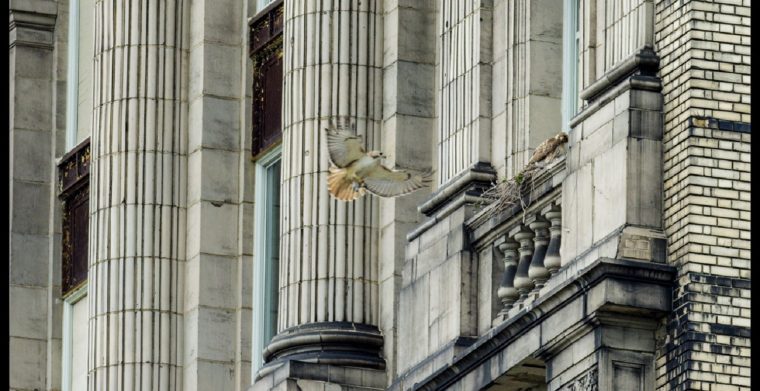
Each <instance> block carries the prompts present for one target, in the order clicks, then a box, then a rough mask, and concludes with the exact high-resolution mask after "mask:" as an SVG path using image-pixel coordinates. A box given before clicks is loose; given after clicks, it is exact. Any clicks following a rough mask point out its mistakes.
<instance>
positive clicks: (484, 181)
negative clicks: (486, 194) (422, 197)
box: [417, 162, 496, 216]
mask: <svg viewBox="0 0 760 391" xmlns="http://www.w3.org/2000/svg"><path fill="white" fill-rule="evenodd" d="M494 180H496V171H495V170H494V169H493V167H491V164H490V163H485V162H478V163H475V164H473V165H472V166H470V167H469V168H468V169H466V170H465V171H464V172H462V173H461V174H459V175H457V176H456V177H454V178H452V179H451V180H449V181H448V182H447V183H445V184H443V186H442V187H441V188H440V189H438V191H436V192H435V193H433V194H431V195H430V198H429V199H428V200H427V201H425V202H424V203H423V204H422V205H420V206H419V207H417V210H418V211H419V212H420V213H423V214H425V215H427V216H430V215H432V214H433V213H435V212H436V211H437V210H439V209H441V208H442V207H443V206H444V205H445V204H446V203H447V202H448V201H449V200H451V199H452V198H453V197H454V196H456V195H458V194H459V193H462V192H466V191H467V190H468V189H470V188H480V187H484V186H485V188H487V187H490V185H491V182H493V181H494ZM485 188H484V189H483V190H485Z"/></svg>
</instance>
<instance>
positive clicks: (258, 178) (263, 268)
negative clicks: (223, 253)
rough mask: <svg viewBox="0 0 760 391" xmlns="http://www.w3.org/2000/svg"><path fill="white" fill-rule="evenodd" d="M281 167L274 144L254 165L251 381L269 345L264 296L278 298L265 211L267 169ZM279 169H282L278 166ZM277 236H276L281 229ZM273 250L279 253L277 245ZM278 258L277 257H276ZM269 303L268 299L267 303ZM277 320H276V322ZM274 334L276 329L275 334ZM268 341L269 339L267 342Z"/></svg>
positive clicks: (280, 146)
mask: <svg viewBox="0 0 760 391" xmlns="http://www.w3.org/2000/svg"><path fill="white" fill-rule="evenodd" d="M277 163H280V164H282V145H277V146H275V147H274V148H272V149H271V150H270V151H269V152H267V153H265V154H264V155H263V156H262V157H261V158H259V160H258V161H257V162H256V163H255V174H254V175H255V183H254V200H255V204H254V221H253V224H254V227H253V232H254V238H253V240H254V243H253V249H254V250H253V253H254V254H253V280H252V281H253V284H252V292H253V298H252V300H253V311H252V312H253V314H252V316H253V320H252V326H253V327H252V340H251V346H252V350H253V352H252V357H251V377H252V379H251V381H255V380H256V374H257V373H258V371H259V369H260V368H261V367H262V366H263V365H264V358H263V355H262V352H263V350H264V349H265V348H266V345H268V344H269V342H270V341H269V340H266V339H267V337H266V333H265V332H266V329H267V323H268V322H270V321H271V317H269V316H270V315H271V308H270V307H268V305H267V301H268V300H267V297H268V296H267V293H268V291H270V292H271V291H272V290H273V291H274V293H275V295H277V296H279V292H278V290H279V286H272V285H271V284H272V281H268V280H267V278H266V276H267V275H269V273H272V271H271V269H270V270H267V269H268V268H269V267H271V265H269V260H270V259H271V255H272V251H273V250H274V249H272V248H271V246H270V244H271V242H270V241H269V240H268V239H269V237H268V234H270V231H271V224H272V223H273V221H269V220H268V219H267V216H268V214H267V208H268V206H269V205H270V202H269V201H270V198H269V197H268V195H269V194H270V193H271V192H270V187H269V186H268V182H269V173H268V170H269V168H271V167H272V166H274V165H275V164H277ZM280 167H282V166H280ZM281 175H282V174H280V179H279V180H278V181H277V183H276V186H281V183H282V176H281ZM280 216H281V215H280V214H278V216H277V219H278V221H277V223H278V224H279V223H280V221H279V220H280ZM276 235H277V236H278V237H279V235H280V229H279V227H278V232H277V233H276ZM276 251H277V252H278V253H279V251H280V248H279V242H278V246H277V249H276ZM278 255H279V254H278ZM274 273H275V275H278V273H279V270H275V271H274ZM269 301H270V302H271V300H269ZM276 305H277V299H275V306H276ZM275 321H276V319H275ZM276 333H277V330H276V328H275V330H274V334H276ZM270 340H271V339H270Z"/></svg>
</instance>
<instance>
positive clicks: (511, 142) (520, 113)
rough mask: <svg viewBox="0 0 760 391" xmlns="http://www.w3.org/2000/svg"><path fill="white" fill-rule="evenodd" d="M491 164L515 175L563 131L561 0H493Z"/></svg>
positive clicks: (500, 171) (503, 171)
mask: <svg viewBox="0 0 760 391" xmlns="http://www.w3.org/2000/svg"><path fill="white" fill-rule="evenodd" d="M493 9H494V11H493V29H494V31H493V34H494V37H499V39H496V38H495V39H494V41H493V42H494V45H493V94H492V96H493V110H492V111H493V140H494V142H493V143H492V146H491V153H492V160H491V162H492V164H493V166H494V168H496V170H497V172H498V173H499V175H502V176H505V177H507V178H511V177H513V176H514V175H516V174H517V173H519V172H520V170H522V168H523V167H524V166H525V164H526V163H527V162H528V160H529V159H530V157H531V155H532V154H533V150H534V149H535V148H536V147H537V146H538V145H539V144H540V143H541V142H543V141H544V140H546V139H547V138H549V137H551V136H553V135H555V134H556V133H558V132H559V131H560V127H561V118H560V97H561V93H562V61H561V60H560V59H561V58H562V4H561V3H557V2H556V1H552V0H494V1H493Z"/></svg>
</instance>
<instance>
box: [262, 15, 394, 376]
mask: <svg viewBox="0 0 760 391" xmlns="http://www.w3.org/2000/svg"><path fill="white" fill-rule="evenodd" d="M284 9H285V25H284V36H283V38H284V88H283V142H282V156H283V165H282V193H281V205H282V206H281V210H282V223H281V227H282V231H281V240H280V245H281V252H280V278H279V281H280V294H279V315H278V316H279V319H278V335H277V336H275V337H274V339H273V340H272V343H271V344H270V345H269V347H268V348H267V349H266V350H265V352H264V356H265V360H266V361H267V362H271V361H273V360H276V359H285V358H298V359H299V360H302V361H311V362H323V363H333V364H350V365H358V366H368V367H382V366H383V365H384V364H383V361H382V359H381V358H380V357H379V349H380V348H381V346H382V337H381V336H380V333H379V331H378V329H377V324H378V320H377V317H378V289H377V266H378V265H377V259H378V257H377V237H378V229H377V227H378V201H377V199H375V198H374V197H373V196H370V195H366V196H364V197H362V198H360V199H358V200H356V201H353V202H342V201H338V200H336V199H335V198H332V197H331V196H330V195H329V193H328V191H327V175H328V167H329V163H328V154H327V147H326V140H325V131H324V129H325V128H326V127H327V126H328V125H329V123H330V122H335V123H338V124H344V125H353V126H354V127H355V132H356V133H357V134H359V135H361V136H362V138H363V142H364V146H365V148H366V149H367V150H371V149H379V148H380V145H379V144H380V135H381V134H380V130H381V125H382V50H383V48H382V26H383V22H382V12H383V7H382V2H381V1H362V2H354V1H350V2H345V1H342V2H316V1H291V0H286V1H285V4H284ZM346 345H348V346H351V348H348V349H346V348H345V346H346ZM341 346H343V347H341ZM333 347H335V349H333ZM265 368H266V367H265ZM262 372H266V369H264V370H262ZM262 372H260V375H261V374H262Z"/></svg>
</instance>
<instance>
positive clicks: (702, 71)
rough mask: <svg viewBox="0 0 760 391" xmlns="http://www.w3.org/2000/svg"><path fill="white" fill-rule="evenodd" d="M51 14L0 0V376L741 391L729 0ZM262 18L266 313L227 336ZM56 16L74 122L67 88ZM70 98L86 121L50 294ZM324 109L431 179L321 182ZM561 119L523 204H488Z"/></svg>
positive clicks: (746, 258)
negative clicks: (272, 45) (276, 42)
mask: <svg viewBox="0 0 760 391" xmlns="http://www.w3.org/2000/svg"><path fill="white" fill-rule="evenodd" d="M77 4H90V3H88V2H81V3H80V2H74V3H71V4H70V3H69V2H68V1H66V0H58V1H56V0H26V1H15V0H14V1H11V3H10V22H9V27H10V34H11V37H10V38H11V40H10V46H9V52H10V82H11V84H10V87H11V88H10V142H11V143H10V145H11V151H10V152H11V153H10V177H11V178H10V195H11V197H10V204H9V210H10V213H11V216H10V225H11V227H10V245H11V246H10V247H11V248H10V267H9V268H10V280H9V289H10V310H11V324H10V335H9V337H10V348H11V362H10V375H11V379H10V388H11V389H12V390H19V391H22V390H24V391H25V390H70V389H72V386H73V387H76V386H78V385H81V384H83V383H87V384H88V386H87V389H89V390H106V389H107V390H131V389H135V388H137V387H138V385H140V386H141V387H142V388H155V389H162V390H179V389H182V390H212V389H222V390H257V391H258V390H269V389H275V390H381V389H390V390H411V389H415V390H442V389H451V390H477V389H487V390H495V391H499V390H536V391H538V390H549V391H556V390H563V391H564V390H574V391H577V390H629V389H631V390H633V389H635V390H646V391H655V390H714V389H721V390H723V389H725V390H736V391H744V390H749V389H750V386H751V381H750V370H749V369H750V358H751V354H750V349H751V346H750V334H751V333H750V324H749V318H750V311H751V308H750V299H751V297H750V296H751V295H750V290H749V287H750V282H751V275H750V274H751V273H750V254H751V247H750V228H749V220H750V202H751V191H750V186H749V183H750V178H749V177H750V161H751V159H750V148H751V112H750V107H749V104H750V92H749V87H750V84H751V82H750V70H749V66H750V57H749V48H750V37H749V26H750V22H749V13H750V4H749V1H748V0H731V1H729V0H715V1H701V0H687V1H672V0H632V1H623V0H579V1H565V2H564V4H563V7H559V6H558V5H557V4H558V3H557V2H554V1H527V0H479V1H475V0H463V1H453V0H452V1H450V0H438V1H433V0H426V1H402V0H399V1H392V0H377V1H338V2H311V1H308V2H301V1H295V0H279V1H274V2H267V1H255V0H205V1H204V0H200V1H195V0H194V1H187V0H166V1H136V0H135V1H126V0H94V1H93V2H92V4H91V7H92V8H91V9H90V8H88V10H87V11H91V12H84V13H70V10H72V9H76V8H71V7H76V6H77ZM87 7H90V5H87ZM277 7H282V9H283V12H282V14H281V16H282V29H283V33H282V39H281V42H282V50H283V56H282V64H283V65H282V81H281V83H282V84H281V85H282V96H283V99H282V104H281V119H282V139H281V142H279V145H280V148H281V149H280V150H281V152H280V155H279V156H280V159H281V171H278V172H281V173H282V176H281V179H280V180H281V182H280V183H279V188H280V189H281V191H280V192H279V194H281V196H280V198H279V200H278V202H279V203H278V205H279V208H280V211H281V214H280V216H279V227H280V232H278V233H276V234H277V235H278V237H279V241H277V243H279V244H278V248H277V249H275V253H276V254H278V256H277V257H276V258H277V259H278V262H279V274H278V275H279V279H278V281H277V282H278V284H279V285H278V286H276V287H275V291H276V293H277V297H278V302H277V303H278V304H277V315H276V316H277V321H276V325H277V327H276V330H275V333H276V335H275V336H274V338H272V339H271V340H267V341H266V345H267V346H266V347H265V348H263V349H262V351H256V352H254V351H253V349H254V348H253V346H257V344H258V343H260V342H261V341H258V340H257V338H259V337H258V335H259V334H261V333H257V332H255V331H256V330H254V327H256V326H254V325H260V324H263V322H259V321H258V318H256V321H254V318H255V317H260V316H264V315H262V311H261V310H260V309H259V308H257V306H259V305H260V303H263V300H259V298H258V297H256V298H254V295H255V294H254V291H255V292H260V291H261V289H258V288H259V287H254V286H253V284H254V282H253V281H255V279H254V278H252V277H253V276H254V273H255V272H256V270H260V269H262V267H260V265H259V264H258V263H257V262H263V261H262V259H263V256H262V255H261V254H264V253H265V249H264V248H262V246H264V245H266V244H262V243H264V241H257V240H255V239H254V238H256V237H258V236H257V235H261V234H262V233H261V232H256V231H255V230H254V226H256V227H262V226H263V225H261V224H255V222H257V221H260V219H262V218H263V217H262V216H260V215H257V214H258V213H256V212H255V211H256V210H257V209H256V208H255V207H256V206H260V205H261V204H257V202H258V201H257V200H258V198H257V197H258V196H256V194H258V193H257V190H261V189H260V188H259V189H257V184H260V186H263V185H261V184H262V183H263V182H262V181H261V178H256V176H257V175H261V174H260V173H261V172H262V171H261V170H260V169H259V168H260V163H259V162H260V161H261V160H260V159H261V156H262V155H266V154H267V153H269V150H266V151H264V152H263V153H262V154H259V152H261V151H256V153H255V154H254V153H253V152H252V144H253V142H252V140H253V138H254V136H253V134H252V129H254V128H255V124H256V123H260V122H261V118H256V119H255V120H254V118H252V117H253V116H255V115H256V114H255V113H253V112H252V111H253V110H252V107H253V106H254V105H253V104H252V101H253V99H258V98H257V97H259V96H264V95H262V94H260V93H259V91H254V90H253V88H254V87H253V86H254V68H255V66H256V65H255V64H254V61H253V59H252V53H251V52H250V51H249V50H251V47H252V46H249V39H251V38H250V37H249V34H251V31H250V29H251V27H249V26H252V25H253V23H254V22H256V23H262V22H261V20H262V19H261V15H263V13H266V12H269V11H271V10H272V9H277ZM569 7H577V9H575V8H573V9H570V8H569ZM262 10H263V13H262V12H260V11H262ZM573 10H574V11H573ZM571 11H572V12H571ZM72 15H75V17H76V18H78V19H77V20H79V21H82V20H89V21H90V22H88V23H90V24H89V25H82V26H79V34H80V35H81V34H82V32H85V34H92V35H91V36H87V38H88V39H82V40H81V41H79V43H84V44H87V45H92V46H93V48H92V49H93V53H94V55H93V58H91V59H89V60H91V62H89V60H88V59H87V58H85V59H84V60H80V61H87V64H85V65H87V66H88V67H82V68H80V69H92V76H93V77H92V84H91V87H83V88H91V91H90V90H87V89H86V90H84V91H85V95H86V96H89V97H90V98H91V100H90V102H91V103H92V109H89V106H88V105H89V104H90V103H87V102H88V100H87V99H84V100H82V102H84V103H81V102H71V101H70V99H69V98H67V96H69V94H67V91H70V89H69V88H68V87H69V86H70V83H75V82H76V83H78V82H81V80H80V79H81V76H80V75H77V74H76V72H68V64H69V63H70V62H69V56H70V55H71V54H70V53H69V52H70V51H71V50H73V49H72V48H71V47H70V45H69V44H70V43H71V42H72V41H71V39H70V38H71V37H70V36H69V34H70V31H74V30H69V24H70V23H72V20H70V19H71V18H72V17H73V16H72ZM76 15H91V16H85V17H84V18H85V19H82V16H76ZM574 15H577V17H571V16H574ZM87 18H91V19H87ZM267 23H279V22H277V21H275V20H274V19H271V20H269V21H268V22H267ZM571 24H573V28H570V25H571ZM265 25H266V24H265ZM573 29H574V31H573V35H572V37H571V36H569V35H567V34H569V31H571V30H573ZM88 31H89V33H88ZM570 41H572V42H575V43H576V47H577V53H575V54H573V55H574V56H575V57H573V56H569V55H567V54H568V53H564V54H565V55H564V58H565V61H567V59H569V58H575V59H576V63H574V64H572V66H570V65H569V64H568V63H567V62H564V63H563V51H565V52H566V51H567V50H569V49H568V48H570V47H573V46H572V45H570V46H568V42H570ZM81 53H83V52H81V51H80V52H79V55H78V56H77V57H79V58H81V57H83V56H82V55H81ZM84 57H87V56H84ZM568 69H573V70H575V73H572V74H571V73H569V72H568ZM71 77H76V78H78V80H76V81H74V80H67V79H69V78H71ZM259 82H260V80H258V79H257V81H256V83H259ZM278 83H279V80H278ZM85 85H89V84H86V83H85ZM256 85H257V86H260V85H261V84H260V83H259V84H256ZM571 85H572V86H575V87H574V88H575V90H574V91H576V90H577V96H575V97H574V98H575V100H574V101H577V102H578V105H577V107H569V106H568V105H567V104H566V103H567V102H565V101H564V100H565V99H567V94H566V92H567V91H565V93H564V94H563V90H562V86H565V87H566V88H567V86H571ZM257 88H258V87H257ZM71 96H75V95H71ZM75 100H80V99H75ZM259 103H260V102H259ZM71 104H76V107H73V108H74V109H76V110H68V109H67V105H71ZM267 107H268V108H271V106H267ZM563 110H570V112H571V115H570V117H569V118H568V119H567V121H566V122H564V123H563V121H564V120H563V119H562V118H563V115H562V112H563ZM67 113H68V114H67ZM71 113H79V114H77V115H79V116H82V115H86V116H91V122H90V121H80V123H79V125H82V124H89V123H91V125H89V127H88V126H84V125H82V126H79V128H80V129H74V131H75V132H77V131H78V132H79V133H80V135H81V133H82V132H85V133H87V134H89V143H90V145H91V147H90V148H91V149H89V151H91V154H88V155H87V159H89V160H87V162H88V164H89V178H90V179H89V184H88V185H87V186H89V187H88V189H89V190H88V191H89V193H88V194H89V212H88V213H89V251H88V261H87V269H88V274H87V282H86V284H85V285H84V286H85V288H81V287H80V288H77V289H75V292H74V293H73V294H72V292H71V291H67V289H68V288H66V287H62V285H65V284H62V278H64V277H62V273H66V272H64V271H62V270H63V267H62V261H61V259H62V251H69V250H68V249H69V248H70V247H71V245H70V242H69V240H71V238H70V236H67V235H69V234H70V233H69V232H65V231H66V229H65V225H64V224H63V223H62V220H64V219H62V216H61V215H62V214H65V213H67V212H66V211H67V209H65V208H63V209H62V208H61V201H60V200H59V198H58V197H59V195H60V192H61V184H60V183H58V181H59V179H58V165H59V164H60V162H61V161H62V159H63V160H65V159H68V158H69V157H70V156H79V155H76V154H74V155H72V154H70V153H69V151H70V150H71V146H69V145H68V144H67V141H66V140H68V136H67V132H70V131H71V129H68V125H67V123H69V120H70V118H69V117H67V115H72V114H71ZM330 123H339V124H346V125H348V126H349V127H351V126H353V128H355V131H356V132H357V133H358V134H359V135H361V136H362V137H363V138H362V140H363V142H364V143H365V145H364V146H365V147H366V148H367V149H368V150H369V149H380V150H382V151H383V152H385V154H387V155H390V157H389V159H388V160H387V163H388V164H389V165H392V166H395V167H401V168H411V169H417V170H424V169H430V168H432V169H434V170H435V172H436V175H435V181H434V183H433V185H432V187H431V188H429V189H423V190H420V191H418V192H415V193H413V194H411V195H408V196H404V197H399V198H393V199H382V198H379V197H374V196H371V195H367V196H365V197H364V198H361V199H359V200H357V201H354V202H352V203H343V202H339V201H337V200H335V199H333V198H331V197H330V196H329V194H328V193H327V190H326V176H327V173H328V167H329V161H328V158H327V149H326V145H325V142H324V133H323V131H322V128H324V127H326V126H327V125H328V124H330ZM83 126H84V128H87V129H82V127H83ZM559 129H567V130H568V138H569V141H568V143H567V144H566V145H565V146H564V147H563V148H564V152H565V153H564V154H562V155H560V156H559V157H558V158H556V159H555V160H553V161H551V162H547V163H546V164H545V165H542V166H541V169H540V171H539V173H538V174H537V175H536V176H534V177H531V179H530V180H529V181H528V182H526V183H524V184H522V187H521V191H522V197H521V203H520V205H512V206H508V207H506V208H504V209H502V210H494V207H493V204H492V205H491V206H488V205H489V201H488V199H487V198H484V194H483V193H484V191H486V190H487V189H488V188H489V187H491V186H492V183H493V182H494V181H497V180H499V179H501V178H505V177H512V176H514V175H516V174H518V173H519V172H521V170H522V169H523V168H525V166H526V164H527V162H528V160H529V158H530V156H531V154H532V153H533V151H534V149H535V148H536V147H537V146H538V144H539V143H541V142H542V141H543V140H545V139H546V138H548V137H550V136H552V135H554V134H556V133H557V132H558V131H559ZM77 137H79V136H77ZM266 148H269V147H266ZM272 150H277V149H276V148H274V149H272ZM62 248H63V250H62ZM270 250H271V249H270ZM267 251H268V250H267ZM255 263H256V264H255ZM66 270H68V269H66ZM256 294H258V293H256ZM81 297H85V298H86V299H81V300H82V301H80V303H82V304H80V305H78V306H74V305H73V303H74V300H75V299H74V298H77V299H78V298H81ZM257 355H261V357H262V358H263V360H264V361H265V362H264V364H263V367H261V368H259V367H257V366H256V364H255V362H257V361H259V360H258V359H254V357H256V356H257ZM72 363H75V364H76V365H72Z"/></svg>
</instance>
